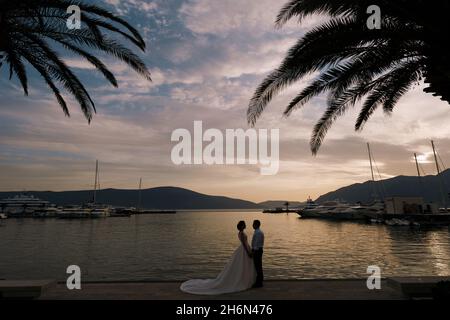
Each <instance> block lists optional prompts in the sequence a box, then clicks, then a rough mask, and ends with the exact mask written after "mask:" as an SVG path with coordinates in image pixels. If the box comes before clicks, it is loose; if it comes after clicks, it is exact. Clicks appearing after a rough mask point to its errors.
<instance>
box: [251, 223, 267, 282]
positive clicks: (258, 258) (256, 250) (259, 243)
mask: <svg viewBox="0 0 450 320" xmlns="http://www.w3.org/2000/svg"><path fill="white" fill-rule="evenodd" d="M263 248H264V233H263V232H262V231H261V229H259V228H258V229H256V230H255V233H253V238H252V251H253V262H254V263H255V269H256V282H255V285H254V286H255V287H261V286H262V284H263V280H264V274H263V268H262V255H263Z"/></svg>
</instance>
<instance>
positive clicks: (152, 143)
mask: <svg viewBox="0 0 450 320" xmlns="http://www.w3.org/2000/svg"><path fill="white" fill-rule="evenodd" d="M96 2H97V3H99V4H102V5H103V6H105V7H107V8H108V9H110V10H111V11H113V12H116V13H117V14H118V15H120V16H122V17H124V18H126V20H128V21H129V22H131V23H132V24H133V25H134V26H135V27H136V28H137V29H138V30H139V31H140V32H141V34H142V35H143V36H144V39H145V40H146V43H147V47H148V49H147V51H146V52H145V53H140V56H141V58H143V59H144V61H145V62H146V64H147V65H148V67H149V69H150V71H151V73H152V78H153V82H151V83H150V82H147V81H146V80H144V79H143V78H141V77H139V76H138V75H137V74H135V73H134V72H132V71H131V70H130V69H129V68H128V67H127V66H126V65H124V64H123V63H120V62H118V61H116V60H113V59H111V58H107V57H105V58H104V61H105V63H106V65H107V66H108V67H109V68H110V69H111V70H112V71H113V72H114V74H115V75H116V76H117V78H118V80H119V88H114V87H112V86H110V85H109V83H108V82H106V80H104V79H103V78H102V76H101V74H99V72H97V71H96V70H94V69H93V67H92V66H91V65H89V63H87V62H85V61H83V60H81V59H80V58H78V57H74V56H70V55H68V54H65V53H63V52H62V54H63V56H64V59H65V61H66V62H67V63H68V64H69V65H70V66H72V67H73V68H74V70H75V72H76V74H77V75H79V76H80V78H81V79H82V80H83V82H84V83H85V84H86V87H87V88H88V91H89V92H90V94H91V96H92V98H93V99H94V102H95V103H96V107H97V114H95V116H94V118H93V121H92V122H91V124H88V122H87V120H86V119H85V118H84V116H83V115H82V114H81V112H80V110H79V107H78V105H77V104H76V103H75V102H74V101H73V100H71V99H70V97H68V101H69V105H70V112H71V117H70V118H68V117H65V116H64V114H63V112H62V111H61V109H60V108H59V106H58V104H57V103H56V101H55V99H54V96H53V95H52V93H51V92H50V91H49V90H48V88H47V87H46V86H45V83H43V81H42V80H41V79H40V78H39V76H38V75H37V74H35V73H33V72H32V71H31V70H30V69H28V70H30V71H29V72H30V83H29V87H30V93H29V96H28V97H26V96H24V95H23V92H22V90H21V88H20V86H19V82H18V80H17V79H15V78H13V79H12V80H11V81H10V80H9V79H8V74H7V72H6V71H5V70H4V69H5V68H3V69H2V70H0V95H1V102H0V106H1V107H0V190H1V191H11V190H14V191H31V190H54V191H61V190H80V189H91V188H92V187H93V184H94V169H95V160H96V159H98V160H99V163H100V187H101V188H127V189H136V188H137V187H138V182H139V178H140V177H142V179H143V187H144V188H151V187H157V186H177V187H183V188H188V189H191V190H194V191H197V192H202V193H206V194H213V195H224V196H229V197H236V198H241V199H247V200H251V201H264V200H284V199H285V200H290V201H304V200H306V198H307V197H308V196H311V197H312V198H316V197H318V196H319V195H321V194H323V193H326V192H329V191H332V190H335V189H337V188H340V187H343V186H345V185H348V184H352V183H361V182H364V181H366V180H368V179H370V175H371V173H370V166H369V161H368V155H367V146H366V143H367V142H370V143H371V147H372V152H373V155H374V158H375V161H376V167H377V170H376V176H377V178H378V179H379V178H380V177H381V178H383V179H384V178H389V177H393V176H396V175H415V174H416V169H415V164H414V159H413V153H414V152H416V153H417V154H418V155H419V160H420V162H421V165H422V166H423V169H424V171H425V173H427V174H435V171H436V170H435V167H434V164H433V162H432V150H431V145H430V139H433V140H435V142H436V145H437V148H438V152H439V154H440V156H441V158H442V160H443V162H444V164H448V163H450V162H449V161H450V152H449V151H448V150H449V147H450V139H449V133H450V126H449V125H448V119H449V116H450V108H449V105H448V104H447V103H446V102H442V101H440V100H439V99H438V98H436V97H433V96H430V95H427V94H425V93H423V91H422V89H423V87H424V85H423V84H419V85H418V86H417V87H416V88H415V89H414V90H412V91H411V92H410V93H408V94H407V95H405V96H404V97H403V98H402V99H401V100H400V102H399V103H398V105H397V107H396V109H395V110H394V113H393V114H392V115H391V116H386V115H384V114H383V113H382V111H381V110H378V111H377V112H376V113H375V115H374V116H373V117H372V118H371V119H370V120H369V122H368V123H367V125H366V126H365V128H364V130H363V131H362V132H355V131H354V130H353V128H354V122H355V120H356V117H357V112H358V106H356V107H355V108H354V109H352V110H350V111H348V112H347V114H346V115H345V116H343V117H341V118H339V119H338V120H337V122H336V123H335V125H334V126H333V127H332V129H331V130H330V131H329V133H328V135H327V138H326V140H325V142H324V144H323V145H322V148H321V149H320V151H319V154H318V155H317V156H312V154H311V152H310V149H309V138H310V135H311V131H312V129H313V126H314V124H315V122H316V121H317V120H318V119H319V118H320V117H321V115H322V112H323V111H324V108H325V101H326V96H320V97H318V98H316V99H313V100H311V101H310V102H309V103H308V104H307V105H305V106H304V107H303V108H302V109H301V110H298V111H296V112H294V113H293V114H292V115H291V116H290V117H288V118H286V117H283V116H282V112H283V110H284V107H285V106H286V105H287V103H288V102H289V101H290V99H291V98H292V97H294V96H295V95H296V93H297V92H299V91H300V90H301V88H302V87H304V86H305V85H306V84H307V83H308V80H310V79H312V77H310V78H309V79H304V80H302V81H300V82H299V83H297V84H295V85H294V86H292V87H290V88H288V89H287V90H285V91H284V92H283V93H282V94H281V95H279V96H278V97H276V98H275V99H274V100H273V102H272V103H271V104H270V105H269V106H268V107H267V109H266V111H265V112H264V113H263V116H262V117H261V118H260V120H259V121H258V122H257V125H256V129H262V128H265V129H279V130H280V167H279V171H278V173H277V174H276V175H272V176H263V175H261V174H260V170H259V167H258V165H232V166H230V165H228V166H227V165H213V166H210V165H195V166H194V165H181V166H177V165H174V164H173V163H172V161H171V157H170V156H171V150H172V148H173V147H174V145H175V144H176V143H174V142H172V141H171V134H172V132H173V130H175V129H177V128H186V129H188V130H192V129H193V122H194V121H196V120H201V121H203V126H204V128H205V129H206V128H217V129H219V130H225V129H237V128H243V129H247V128H249V126H248V124H247V121H246V110H247V106H248V102H249V99H250V98H251V96H252V94H253V92H254V90H255V88H256V87H257V85H258V84H259V82H260V81H261V80H262V79H263V78H264V77H265V75H267V74H268V73H269V72H270V71H271V70H272V69H274V68H275V67H277V65H278V64H279V63H280V62H281V60H282V59H283V57H284V55H285V53H286V51H287V50H288V49H289V47H290V46H292V45H293V44H294V43H295V42H296V40H298V39H299V38H300V37H301V36H302V35H303V34H305V32H306V31H308V30H310V29H311V28H312V27H313V26H315V25H317V24H318V23H320V21H323V19H325V17H311V18H309V19H307V20H305V21H304V22H303V23H302V24H301V25H299V24H297V23H296V22H295V21H293V22H291V23H289V24H288V25H286V26H285V27H284V28H283V29H276V28H275V27H274V20H275V17H276V14H277V12H278V11H279V9H280V8H281V6H282V5H283V4H284V1H276V0H246V1H242V0H183V1H181V0H155V1H141V0H98V1H96ZM378 171H379V174H378Z"/></svg>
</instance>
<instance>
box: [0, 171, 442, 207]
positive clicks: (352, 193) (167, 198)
mask: <svg viewBox="0 0 450 320" xmlns="http://www.w3.org/2000/svg"><path fill="white" fill-rule="evenodd" d="M447 186H450V169H449V170H446V171H444V172H442V173H441V176H440V177H438V176H425V177H420V178H419V177H410V176H397V177H394V178H390V179H385V180H381V181H366V182H364V183H356V184H352V185H349V186H346V187H343V188H340V189H338V190H335V191H332V192H328V193H326V194H324V195H321V196H320V197H319V198H318V199H316V202H319V203H320V202H324V201H332V200H337V199H339V200H343V201H347V202H350V203H356V202H358V201H359V202H363V203H369V202H371V201H373V200H374V198H379V199H382V198H384V197H391V196H406V197H408V196H410V197H411V196H412V197H419V196H420V197H423V198H424V199H425V200H426V201H427V202H436V203H439V204H441V205H442V203H443V200H442V198H443V195H444V196H445V197H446V198H447V200H448V203H449V204H450V199H449V195H450V194H449V191H450V189H449V188H447ZM20 193H23V192H0V199H4V198H8V197H13V196H15V195H17V194H20ZM26 194H28V195H33V196H35V197H38V198H40V199H44V200H47V201H50V202H51V203H54V204H57V205H70V204H82V203H87V202H90V201H92V198H93V192H92V190H80V191H59V192H55V191H29V192H26ZM138 199H139V191H138V190H130V189H102V190H98V191H97V202H98V203H104V204H109V205H113V206H125V207H135V206H137V205H138V202H139V200H138ZM141 199H142V200H141V205H142V207H143V208H147V209H186V210H189V209H266V208H275V207H284V203H285V202H286V200H276V201H264V202H260V203H255V202H251V201H247V200H242V199H235V198H229V197H224V196H213V195H207V194H202V193H199V192H195V191H192V190H188V189H183V188H177V187H157V188H151V189H144V190H142V191H141ZM299 205H301V202H298V201H289V206H290V207H291V208H293V207H298V206H299Z"/></svg>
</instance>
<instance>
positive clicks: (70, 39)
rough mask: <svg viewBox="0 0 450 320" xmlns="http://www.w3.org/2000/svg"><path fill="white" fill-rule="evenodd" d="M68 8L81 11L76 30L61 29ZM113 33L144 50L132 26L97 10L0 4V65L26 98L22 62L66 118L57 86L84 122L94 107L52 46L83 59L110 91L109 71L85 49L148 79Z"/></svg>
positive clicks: (61, 0) (33, 1) (44, 1)
mask: <svg viewBox="0 0 450 320" xmlns="http://www.w3.org/2000/svg"><path fill="white" fill-rule="evenodd" d="M71 5H77V6H78V7H79V8H80V9H81V28H80V29H73V30H71V29H69V28H68V27H67V20H68V18H69V17H70V14H68V13H67V9H68V7H69V6H71ZM115 34H118V35H120V36H122V37H123V38H124V39H125V40H127V41H130V42H131V43H133V44H134V45H135V46H137V47H138V48H139V49H141V50H142V51H144V50H145V42H144V40H143V39H142V37H141V35H140V34H139V32H138V31H137V30H136V29H135V28H133V27H132V26H131V25H130V24H129V23H128V22H126V21H125V20H123V19H121V18H119V17H117V16H115V15H114V14H112V13H111V12H109V11H107V10H105V9H103V8H101V7H99V6H96V5H91V4H87V3H84V2H82V1H73V0H20V1H10V0H0V67H1V66H2V64H3V65H9V74H10V79H11V77H12V76H13V75H16V76H17V78H18V79H19V81H20V83H21V85H22V88H23V91H24V93H25V95H28V78H27V72H26V63H27V64H29V65H30V66H31V67H33V68H34V69H35V70H36V71H37V72H38V73H39V74H40V75H41V76H42V78H43V79H44V80H45V82H46V83H47V85H48V86H49V88H50V89H51V90H52V91H53V93H54V95H55V96H56V99H57V101H58V103H59V105H60V106H61V108H62V109H63V111H64V113H65V114H66V115H67V116H69V115H70V114H69V109H68V107H67V104H66V101H65V100H64V98H63V96H62V94H61V92H60V89H59V88H58V85H57V84H59V85H61V86H62V87H64V88H65V90H67V92H69V93H70V94H71V95H72V96H73V97H74V98H75V99H76V100H77V102H78V103H79V105H80V106H81V109H82V111H83V113H84V115H85V116H86V118H87V119H88V121H91V119H92V115H93V113H94V112H95V104H94V102H93V100H92V99H91V97H90V95H89V93H88V91H87V90H86V88H85V87H84V85H83V84H82V82H81V81H80V80H79V78H78V77H77V76H76V75H75V74H74V73H73V71H72V70H71V69H70V68H69V67H68V66H67V64H66V63H65V62H64V61H63V60H62V58H61V56H60V55H59V53H58V52H56V51H55V50H54V48H52V45H57V46H59V47H62V48H64V49H65V50H67V51H69V52H71V53H73V54H75V55H77V56H80V57H82V58H83V59H85V60H87V61H88V62H89V63H91V64H92V65H93V66H95V68H96V69H97V70H98V71H99V72H100V73H101V74H102V75H103V76H104V77H105V78H106V79H107V80H108V81H109V82H110V83H111V84H112V85H113V86H115V87H117V86H118V84H117V80H116V78H115V77H114V75H113V73H112V72H111V71H110V70H108V68H107V67H106V66H105V65H104V64H103V62H102V61H100V59H98V58H97V57H96V56H95V55H94V54H93V53H90V52H88V51H87V49H91V50H98V51H100V52H103V53H105V54H107V55H111V56H113V57H115V58H117V59H119V60H121V61H123V62H125V63H126V64H128V65H129V66H130V67H131V68H132V69H133V70H135V71H136V72H137V73H138V74H140V75H142V76H143V77H144V78H145V79H147V80H149V81H151V78H150V72H149V71H148V70H147V67H146V66H145V63H144V62H143V61H142V60H141V59H140V58H139V57H138V56H137V55H136V54H135V53H134V52H133V51H132V50H130V49H128V48H127V47H125V46H124V45H122V44H121V43H120V42H119V41H117V40H115V39H113V38H112V36H113V35H115Z"/></svg>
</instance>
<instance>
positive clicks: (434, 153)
mask: <svg viewBox="0 0 450 320" xmlns="http://www.w3.org/2000/svg"><path fill="white" fill-rule="evenodd" d="M431 146H432V147H433V155H434V161H435V163H436V171H437V176H438V179H439V188H440V189H441V196H442V204H443V205H444V208H445V209H447V200H446V198H445V193H444V189H443V183H442V177H441V169H440V168H439V162H438V159H437V155H436V148H435V146H434V141H433V140H431Z"/></svg>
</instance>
